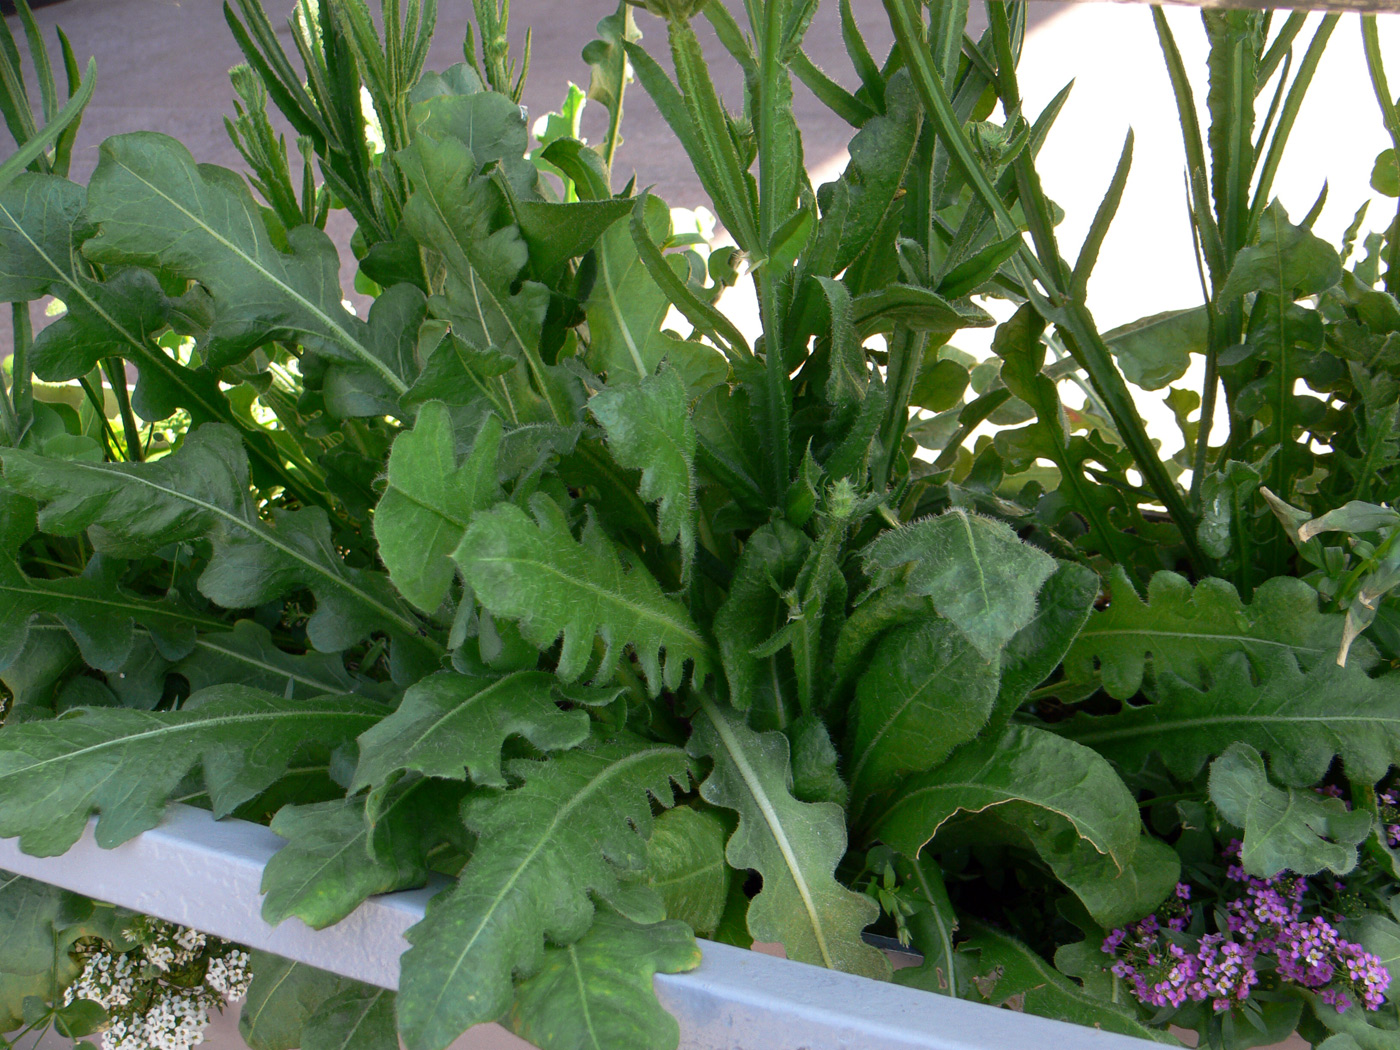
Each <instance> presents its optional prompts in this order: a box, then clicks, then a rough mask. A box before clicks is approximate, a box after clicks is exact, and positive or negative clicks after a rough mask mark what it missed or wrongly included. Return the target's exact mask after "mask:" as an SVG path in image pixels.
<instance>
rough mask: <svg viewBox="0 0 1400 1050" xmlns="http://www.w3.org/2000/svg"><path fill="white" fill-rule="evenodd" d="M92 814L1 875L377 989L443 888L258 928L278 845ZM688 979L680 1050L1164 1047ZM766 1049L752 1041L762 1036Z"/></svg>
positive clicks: (772, 980) (912, 995) (234, 825)
mask: <svg viewBox="0 0 1400 1050" xmlns="http://www.w3.org/2000/svg"><path fill="white" fill-rule="evenodd" d="M95 827H96V818H93V819H92V820H90V821H89V822H88V827H87V829H86V830H85V831H84V833H83V836H82V838H81V839H79V841H78V842H77V843H76V844H75V845H74V846H73V847H72V849H70V850H69V851H68V852H67V853H64V854H63V855H61V856H58V857H31V856H29V855H28V854H25V853H22V852H20V850H19V844H18V841H17V840H16V839H0V869H4V870H7V871H11V872H14V873H15V874H19V875H25V876H28V877H29V878H33V879H38V880H40V881H42V882H48V883H51V884H53V885H56V886H61V887H63V888H64V889H68V890H72V891H73V892H76V893H82V894H84V895H85V896H89V897H94V898H96V899H98V900H104V901H107V902H109V903H112V904H118V905H121V906H123V907H127V908H132V909H135V910H137V911H141V912H144V913H146V914H149V915H155V916H157V917H159V918H162V919H165V920H167V921H170V922H176V923H179V924H181V925H184V926H190V927H193V928H195V929H199V930H201V931H203V932H205V933H210V934H213V935H215V936H218V937H223V938H225V939H227V940H232V941H238V942H240V943H242V944H245V945H248V946H251V947H255V948H261V949H264V950H266V951H269V952H273V953H274V954H277V955H281V956H284V957H285V958H289V959H293V960H295V961H298V962H303V963H306V964H308V965H311V966H316V967H319V968H321V969H324V970H330V971H333V972H335V973H338V974H341V975H343V976H346V977H352V978H354V979H356V980H360V981H364V982H366V983H368V984H373V985H376V986H378V987H381V988H389V989H394V988H396V987H397V985H398V958H399V955H400V954H402V952H403V951H404V950H405V949H406V948H407V947H408V943H407V941H405V940H404V936H403V935H404V931H406V930H407V929H408V928H409V927H410V926H412V925H413V924H414V923H416V922H418V921H419V919H421V918H422V917H423V909H424V906H425V905H426V904H427V902H428V900H429V898H431V897H432V895H433V894H434V893H436V892H437V890H438V889H439V888H440V885H441V883H439V884H437V885H430V886H428V887H425V888H423V889H418V890H407V891H404V892H401V893H393V894H385V895H383V896H379V897H374V898H371V899H370V900H368V901H366V902H365V903H364V904H363V905H361V906H360V907H359V908H357V909H356V910H355V912H354V913H353V914H351V915H350V916H348V917H347V918H346V919H345V920H343V921H342V922H340V923H337V924H336V925H335V926H332V927H329V928H327V929H325V930H312V929H311V928H310V927H308V926H306V925H305V924H304V923H302V922H301V921H300V920H299V919H289V920H287V921H286V922H283V923H281V924H280V925H278V926H277V927H272V926H269V925H268V924H267V923H265V922H264V921H263V920H262V917H261V914H260V909H261V904H262V898H261V894H260V891H259V887H260V885H261V882H262V871H263V867H264V866H265V865H266V864H267V861H268V860H269V859H270V858H271V857H272V855H273V854H274V853H276V852H277V850H278V849H279V848H280V847H281V845H282V841H283V840H282V839H281V838H280V837H278V836H277V835H275V834H273V833H272V832H271V831H270V830H269V829H267V828H265V827H263V826H262V825H259V824H253V823H250V822H248V821H242V820H233V819H225V820H215V819H214V818H213V816H212V815H211V814H210V813H208V812H207V811H205V810H200V809H196V808H194V807H192V806H186V805H180V804H176V805H171V806H170V807H168V808H167V810H166V813H165V816H164V818H163V819H162V821H161V823H160V825H159V826H157V827H156V828H153V829H152V830H150V831H147V832H144V833H143V834H141V835H138V836H136V837H135V838H133V839H131V840H130V841H128V842H125V843H123V844H122V845H120V846H117V847H116V848H115V849H110V850H106V849H102V848H100V847H99V846H98V845H97V842H96V840H95V838H94V829H95ZM700 947H701V950H702V952H703V955H704V958H703V961H702V962H701V964H700V966H699V967H698V968H697V969H695V970H693V971H691V972H690V973H684V974H658V975H657V977H656V989H657V994H658V996H659V998H660V1000H661V1002H662V1005H664V1006H665V1007H666V1009H667V1010H669V1011H670V1012H671V1013H672V1014H674V1015H675V1016H676V1017H677V1019H678V1020H679V1021H680V1026H681V1047H682V1048H684V1050H740V1048H743V1047H747V1048H753V1047H758V1046H761V1047H763V1048H764V1050H781V1048H786V1047H792V1048H801V1050H845V1048H849V1047H854V1046H858V1047H861V1048H862V1050H1011V1048H1015V1050H1036V1048H1051V1047H1053V1048H1054V1050H1136V1048H1142V1047H1147V1046H1153V1045H1158V1044H1153V1043H1148V1042H1145V1041H1143V1040H1140V1039H1133V1038H1131V1037H1128V1036H1121V1035H1115V1034H1112V1033H1108V1032H1103V1031H1099V1030H1097V1029H1093V1028H1086V1027H1082V1026H1079V1025H1071V1024H1066V1023H1064V1022H1060V1021H1052V1020H1048V1019H1046V1018H1042V1017H1035V1016H1032V1015H1029V1014H1024V1013H1018V1012H1016V1011H1012V1010H1004V1009H997V1008H995V1007H991V1006H985V1005H982V1004H980V1003H971V1002H967V1001H965V1000H959V999H950V998H946V997H943V996H937V995H932V994H929V993H927V992H922V991H918V990H915V989H911V988H905V987H903V986H900V985H896V984H887V983H883V982H879V981H872V980H869V979H867V978H863V977H856V976H853V975H851V974H845V973H839V972H836V971H833V970H826V969H822V968H821V967H817V966H809V965H806V964H803V963H797V962H792V961H789V960H787V959H781V958H776V957H774V956H770V955H764V954H761V953H759V952H751V951H746V950H744V949H741V948H736V947H733V946H731V945H726V944H718V943H715V942H713V941H705V940H702V941H700ZM755 1040H757V1041H755Z"/></svg>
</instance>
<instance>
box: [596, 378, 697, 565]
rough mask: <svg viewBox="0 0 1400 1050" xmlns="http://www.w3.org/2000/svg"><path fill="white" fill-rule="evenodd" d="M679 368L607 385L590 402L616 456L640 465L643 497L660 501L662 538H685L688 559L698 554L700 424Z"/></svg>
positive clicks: (628, 465)
mask: <svg viewBox="0 0 1400 1050" xmlns="http://www.w3.org/2000/svg"><path fill="white" fill-rule="evenodd" d="M688 400H689V399H688V398H687V396H686V389H685V386H684V384H683V383H682V381H681V376H680V374H679V373H678V372H675V371H672V370H670V369H667V370H666V371H663V372H661V373H659V374H658V375H655V376H653V375H650V374H647V375H644V376H642V378H641V380H640V381H639V382H638V383H637V384H636V385H635V386H633V385H628V386H621V387H614V388H609V389H607V390H601V391H599V392H598V393H597V394H595V395H593V398H592V399H591V400H590V401H589V402H588V410H589V411H590V412H592V413H593V415H594V417H595V418H596V419H597V420H598V422H599V423H601V424H602V425H603V430H604V432H605V433H606V434H607V437H608V447H609V449H610V450H611V452H612V454H613V459H614V461H615V462H616V463H617V465H618V466H619V467H622V468H623V469H624V470H640V471H641V472H642V479H641V483H640V484H639V485H638V487H637V491H638V493H639V494H640V495H641V497H642V499H644V500H646V501H648V502H651V501H657V502H658V503H659V506H658V508H657V531H658V533H659V535H660V537H661V542H662V543H674V542H676V540H679V541H680V545H681V558H682V560H683V564H684V565H685V566H686V567H687V569H688V568H689V566H690V562H691V559H692V558H694V557H695V508H694V504H695V447H696V436H695V427H694V425H693V424H692V423H691V422H690V412H689V405H688V403H687V402H688Z"/></svg>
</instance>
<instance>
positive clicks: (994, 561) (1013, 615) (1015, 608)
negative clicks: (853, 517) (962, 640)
mask: <svg viewBox="0 0 1400 1050" xmlns="http://www.w3.org/2000/svg"><path fill="white" fill-rule="evenodd" d="M864 555H865V559H866V564H867V565H868V566H869V568H870V570H871V571H872V572H877V571H883V572H886V573H889V574H891V575H894V574H897V573H900V572H902V573H903V574H904V581H903V582H904V585H905V586H906V587H907V588H908V589H909V591H910V592H911V593H913V594H918V595H927V596H929V597H930V598H932V599H933V604H934V608H936V609H937V610H938V612H939V613H940V615H942V616H945V617H947V619H948V620H950V621H951V622H952V623H953V625H954V626H955V627H957V629H958V630H959V631H961V632H962V633H963V634H964V635H966V636H967V639H968V641H970V642H971V643H972V644H973V645H974V646H975V647H976V648H977V651H978V652H980V653H981V654H982V655H983V657H985V658H986V659H992V658H993V657H994V656H996V655H997V654H998V653H999V652H1000V651H1001V649H1002V647H1003V646H1005V645H1006V643H1007V642H1008V641H1010V640H1011V636H1012V635H1014V634H1015V633H1016V632H1017V631H1019V630H1020V629H1021V628H1022V627H1025V626H1026V624H1028V623H1030V621H1031V617H1032V616H1034V615H1035V596H1036V592H1037V591H1039V590H1040V585H1041V584H1043V583H1044V582H1045V580H1046V579H1047V578H1048V577H1049V576H1050V574H1051V573H1052V572H1054V571H1055V563H1054V560H1053V559H1051V558H1050V557H1048V556H1047V555H1045V554H1044V553H1042V552H1040V551H1038V550H1036V549H1035V548H1033V547H1029V546H1027V545H1026V544H1023V543H1021V542H1020V541H1019V540H1017V538H1016V536H1015V534H1013V533H1012V532H1011V530H1010V529H1008V528H1007V527H1006V526H1005V525H1003V524H1001V523H1000V522H995V521H990V520H988V519H986V518H982V517H977V516H974V515H970V514H967V513H966V512H965V511H961V510H953V511H950V512H949V513H947V514H944V515H942V516H940V517H937V518H930V519H927V520H925V521H917V522H914V523H913V524H912V525H909V526H907V527H905V528H903V529H899V530H892V531H890V532H887V533H886V534H885V535H883V536H882V537H880V539H878V540H876V541H875V542H874V543H873V544H872V545H871V546H870V547H869V549H867V550H866V551H865V552H864ZM906 566H907V568H906Z"/></svg>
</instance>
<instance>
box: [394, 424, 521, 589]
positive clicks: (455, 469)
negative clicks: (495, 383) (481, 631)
mask: <svg viewBox="0 0 1400 1050" xmlns="http://www.w3.org/2000/svg"><path fill="white" fill-rule="evenodd" d="M500 442H501V424H500V421H499V420H498V419H497V418H496V417H495V416H490V417H488V419H487V421H486V422H485V423H484V424H483V425H482V428H481V431H480V432H479V433H478V434H477V435H476V439H475V440H474V441H473V442H472V450H471V454H470V455H468V456H467V458H466V460H465V461H464V462H462V463H461V464H460V465H458V463H457V451H456V438H455V435H454V434H453V428H452V423H451V419H450V417H449V414H448V410H447V407H446V406H445V405H443V404H442V403H440V402H436V401H430V402H428V403H427V404H425V405H423V406H422V407H421V408H420V409H419V410H418V419H417V420H416V422H415V423H414V427H413V429H412V430H411V431H407V432H406V433H404V434H403V436H402V440H399V441H395V442H394V447H393V451H391V452H390V454H389V471H388V476H387V479H386V480H387V483H388V484H387V487H386V488H385V490H384V495H383V497H381V499H380V501H379V506H378V507H376V508H375V514H374V537H375V539H376V540H377V541H378V542H379V556H380V557H381V558H382V559H384V564H385V566H386V567H387V568H388V570H389V578H390V579H391V580H393V581H394V586H395V587H396V588H397V589H398V592H399V593H400V594H402V595H403V596H404V597H405V598H407V599H408V600H409V601H411V602H412V603H413V604H414V605H416V606H417V607H418V608H419V609H422V610H423V611H424V612H426V613H434V612H436V611H437V609H438V607H439V606H440V605H442V602H443V599H445V598H446V597H447V593H448V590H449V589H450V586H451V583H452V569H451V566H450V562H449V561H448V559H449V558H450V557H451V556H452V552H453V551H455V550H456V549H457V546H458V544H460V543H461V542H462V534H463V533H464V532H466V531H467V522H468V521H469V520H470V517H471V515H472V514H473V513H475V512H476V511H478V510H485V509H486V508H488V507H489V506H491V504H492V503H493V502H495V499H496V497H497V495H498V494H499V486H498V484H497V480H496V457H497V450H498V448H499V446H500Z"/></svg>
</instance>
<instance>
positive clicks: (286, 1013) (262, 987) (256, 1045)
mask: <svg viewBox="0 0 1400 1050" xmlns="http://www.w3.org/2000/svg"><path fill="white" fill-rule="evenodd" d="M251 954H252V960H251V961H250V963H249V969H251V970H252V971H253V983H252V984H251V985H250V986H249V988H248V998H247V999H246V1000H245V1001H244V1003H243V1009H242V1010H241V1011H240V1012H239V1015H238V1034H239V1035H240V1036H241V1037H242V1039H243V1041H244V1042H245V1043H247V1044H248V1046H250V1047H251V1048H252V1050H293V1048H294V1047H299V1046H302V1045H303V1032H304V1031H305V1032H306V1034H307V1035H309V1034H310V1029H309V1023H310V1021H311V1019H312V1018H313V1017H315V1016H317V1014H318V1012H319V1011H320V1009H321V1007H322V1005H323V1004H326V1003H328V1002H330V1001H332V1000H334V999H335V998H336V997H338V996H340V995H341V994H342V993H345V992H348V991H356V990H361V989H363V990H364V991H365V992H369V994H373V993H372V992H370V990H369V989H367V988H366V987H365V986H364V985H361V984H359V982H357V981H351V980H348V979H347V978H344V977H337V976H336V975H335V974H331V973H326V972H325V971H324V970H318V969H316V968H315V967H314V966H307V965H306V964H305V963H299V962H292V961H291V960H290V959H283V958H281V957H280V956H277V955H273V954H271V953H270V952H263V951H254V952H252V953H251ZM376 990H377V989H376ZM321 1019H322V1020H326V1019H327V1018H325V1017H322V1018H321ZM333 1031H334V1029H328V1030H327V1031H326V1033H325V1034H326V1035H330V1034H331V1033H332V1032H333ZM331 1045H334V1043H333V1042H332V1044H331ZM379 1050H382V1048H379Z"/></svg>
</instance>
